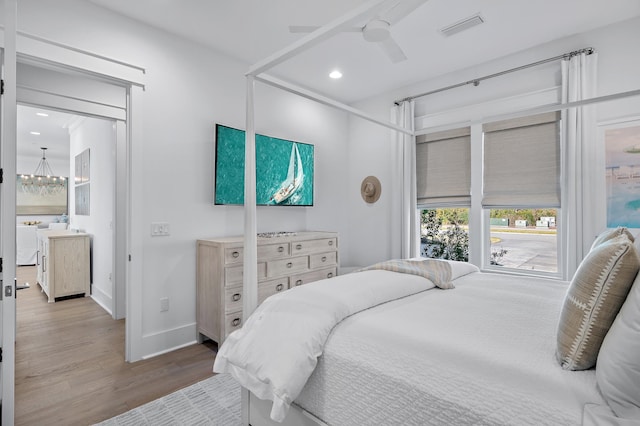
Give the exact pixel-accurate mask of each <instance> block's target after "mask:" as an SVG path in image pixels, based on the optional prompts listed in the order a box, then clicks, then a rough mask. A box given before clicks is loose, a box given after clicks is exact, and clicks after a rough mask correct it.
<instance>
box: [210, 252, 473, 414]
mask: <svg viewBox="0 0 640 426" xmlns="http://www.w3.org/2000/svg"><path fill="white" fill-rule="evenodd" d="M449 263H450V264H451V266H452V271H451V272H452V277H451V278H452V280H455V279H456V278H458V277H460V276H463V275H466V274H468V273H471V272H475V271H477V270H478V269H477V268H476V267H475V266H473V265H471V264H467V263H460V262H449ZM434 286H435V285H434V284H433V283H432V282H431V281H430V280H428V279H426V278H423V277H420V276H416V275H410V274H401V273H397V272H390V271H385V270H371V271H364V272H359V273H356V274H349V275H344V276H338V277H335V278H331V279H329V280H322V281H317V282H314V283H311V284H307V285H304V286H300V287H295V288H293V289H291V290H289V291H286V292H284V293H280V294H277V295H274V296H272V297H270V298H268V299H267V300H265V301H264V302H263V303H262V304H261V305H260V306H259V307H258V308H257V309H256V311H255V312H254V313H253V314H252V315H251V317H250V318H249V319H248V320H247V321H246V323H245V325H244V326H243V327H242V328H241V329H240V330H238V331H236V332H234V333H232V334H231V335H229V337H228V338H227V340H226V341H225V342H224V344H223V345H222V347H221V348H220V350H219V351H218V354H217V356H216V360H215V363H214V367H213V371H214V372H216V373H231V375H233V376H234V377H235V378H236V380H238V381H239V382H240V384H241V385H242V386H243V387H245V388H247V389H249V390H250V391H251V392H253V393H254V394H255V395H256V396H257V397H258V398H261V399H268V400H271V401H273V406H272V410H271V418H272V419H273V420H275V421H282V420H283V419H284V418H285V416H286V414H287V411H288V409H289V406H290V405H291V402H292V401H293V400H294V399H295V398H297V396H298V395H299V394H300V392H301V391H302V388H303V387H304V385H305V383H306V382H307V380H308V378H309V376H310V375H311V373H312V372H313V370H314V369H315V367H316V364H317V362H318V357H319V356H320V355H321V354H322V351H323V347H324V344H325V342H326V340H327V337H328V336H329V333H330V332H331V330H332V329H333V328H334V327H335V325H336V324H338V323H339V322H341V321H342V320H343V319H345V318H347V317H349V316H350V315H353V314H355V313H357V312H360V311H363V310H366V309H368V308H371V307H374V306H377V305H379V304H382V303H385V302H389V301H392V300H397V299H400V298H403V297H406V296H410V295H413V294H416V293H419V292H422V291H425V290H429V289H432V288H434ZM438 291H441V290H438ZM442 291H455V290H442Z"/></svg>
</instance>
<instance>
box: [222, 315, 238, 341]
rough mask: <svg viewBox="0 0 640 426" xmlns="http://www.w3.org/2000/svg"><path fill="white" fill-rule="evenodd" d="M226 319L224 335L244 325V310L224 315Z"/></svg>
mask: <svg viewBox="0 0 640 426" xmlns="http://www.w3.org/2000/svg"><path fill="white" fill-rule="evenodd" d="M224 319H225V327H224V337H227V336H228V335H229V334H230V333H231V332H232V331H235V330H237V329H239V328H240V327H242V311H238V312H231V313H229V314H226V315H225V316H224Z"/></svg>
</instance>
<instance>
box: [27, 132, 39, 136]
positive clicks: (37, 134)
mask: <svg viewBox="0 0 640 426" xmlns="http://www.w3.org/2000/svg"><path fill="white" fill-rule="evenodd" d="M29 133H31V134H32V135H36V136H40V132H29Z"/></svg>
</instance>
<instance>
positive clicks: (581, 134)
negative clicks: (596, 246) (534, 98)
mask: <svg viewBox="0 0 640 426" xmlns="http://www.w3.org/2000/svg"><path fill="white" fill-rule="evenodd" d="M596 66H597V55H596V54H595V53H592V54H590V55H587V54H586V53H581V54H579V55H576V56H573V57H571V59H569V60H563V61H562V102H563V103H564V102H572V101H579V100H583V99H588V98H591V97H595V96H596ZM593 115H594V114H593V107H590V106H586V107H578V108H570V109H567V110H565V111H563V116H562V118H563V123H564V124H563V129H564V152H563V155H564V159H563V161H564V191H563V194H562V213H563V214H562V219H563V220H562V226H564V227H565V235H566V237H565V244H566V247H565V248H566V250H565V253H566V259H565V262H564V263H565V268H564V269H565V279H571V278H572V277H573V274H574V273H575V271H576V269H577V268H578V265H579V264H580V262H581V261H582V259H583V257H584V256H585V255H586V254H587V252H588V250H589V247H590V246H591V243H592V240H593V239H592V238H590V236H591V234H592V233H593V232H592V230H593V226H594V224H593V216H592V215H591V214H590V212H591V211H592V210H593V206H594V204H593V202H597V201H596V200H594V199H592V198H593V197H592V195H593V194H592V191H591V188H593V178H592V176H591V174H592V172H593V167H594V164H595V155H596V147H595V141H596V138H595V121H594V116H593ZM596 172H597V171H596ZM600 172H602V173H604V170H602V171H600ZM601 202H604V201H601Z"/></svg>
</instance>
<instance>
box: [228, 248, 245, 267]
mask: <svg viewBox="0 0 640 426" xmlns="http://www.w3.org/2000/svg"><path fill="white" fill-rule="evenodd" d="M243 258H244V249H243V248H242V247H230V248H226V249H224V264H225V265H231V264H234V263H242V259H243Z"/></svg>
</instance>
